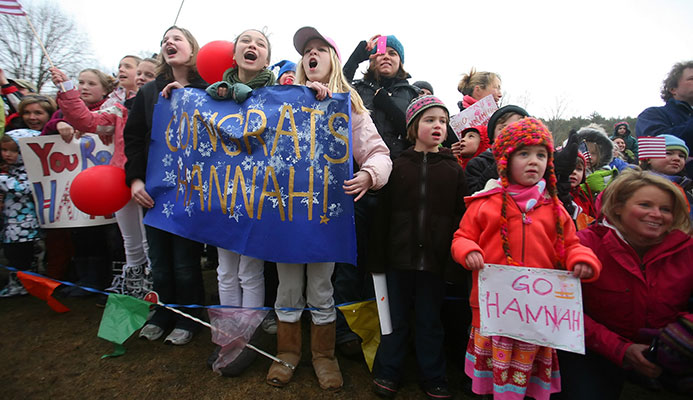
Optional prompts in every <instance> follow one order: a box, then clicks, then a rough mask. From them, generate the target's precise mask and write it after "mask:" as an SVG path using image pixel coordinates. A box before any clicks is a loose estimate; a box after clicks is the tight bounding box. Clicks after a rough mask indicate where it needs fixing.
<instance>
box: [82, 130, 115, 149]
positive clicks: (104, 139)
mask: <svg viewBox="0 0 693 400" xmlns="http://www.w3.org/2000/svg"><path fill="white" fill-rule="evenodd" d="M79 136H82V135H81V133H80V135H79ZM75 137H78V136H77V135H75ZM99 139H101V143H103V144H104V145H106V146H108V145H110V144H111V143H113V135H99Z"/></svg>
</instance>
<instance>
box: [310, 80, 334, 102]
mask: <svg viewBox="0 0 693 400" xmlns="http://www.w3.org/2000/svg"><path fill="white" fill-rule="evenodd" d="M306 86H307V87H309V88H311V89H313V90H315V92H316V93H315V98H316V99H318V100H319V101H323V100H325V98H326V97H327V96H330V97H332V91H331V90H330V89H328V88H327V86H325V85H323V84H322V83H320V82H311V81H308V82H306Z"/></svg>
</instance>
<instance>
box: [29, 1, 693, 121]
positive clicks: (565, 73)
mask: <svg viewBox="0 0 693 400" xmlns="http://www.w3.org/2000/svg"><path fill="white" fill-rule="evenodd" d="M24 1H25V2H28V0H24ZM34 1H37V2H38V1H42V0H34ZM58 4H59V6H60V7H62V9H63V10H64V11H65V12H66V13H67V14H68V15H71V16H74V17H75V18H76V20H77V23H78V24H79V25H80V26H81V28H82V29H83V30H84V31H85V32H86V33H87V34H88V35H89V38H90V39H91V42H92V44H93V47H94V51H95V57H96V58H97V59H98V60H99V63H100V64H101V66H102V68H104V69H110V70H111V71H113V70H115V68H116V67H117V64H118V61H119V60H120V58H121V57H122V56H123V55H125V54H129V53H135V54H139V53H141V52H144V51H158V44H159V41H160V39H161V37H162V35H163V33H164V31H165V30H166V28H168V27H169V26H170V25H172V24H173V22H174V20H175V18H176V14H177V12H178V8H179V6H180V1H179V0H170V1H168V0H167V1H164V0H137V1H134V0H119V1H117V2H101V1H94V0H60V1H59V2H58ZM439 4H440V5H439ZM442 4H445V5H442ZM106 7H108V8H106ZM691 21H693V1H691V0H659V1H650V0H631V1H629V0H598V1H594V0H582V1H571V2H567V1H555V0H554V1H532V0H526V1H517V0H507V1H490V0H478V1H467V0H464V1H462V0H454V1H449V2H448V1H446V2H434V1H402V0H398V1H397V0H396V1H389V0H387V1H385V0H377V1H352V2H348V1H347V2H343V1H339V2H332V1H318V0H314V1H293V2H291V1H275V0H263V1H257V0H255V1H238V0H236V1H225V0H185V3H184V4H183V8H182V11H181V13H180V17H179V18H178V25H179V26H181V27H184V28H187V29H189V30H190V31H191V32H192V33H193V35H195V37H196V38H197V40H198V42H199V43H200V45H204V44H205V43H208V42H210V41H213V40H233V38H234V37H235V36H236V35H238V34H239V33H240V32H242V31H243V30H244V29H248V28H262V27H265V26H266V27H267V31H268V32H269V34H270V36H269V38H270V41H271V44H272V63H274V62H277V61H279V60H281V59H285V58H286V59H290V60H292V61H297V59H298V54H297V53H296V51H295V50H294V48H293V42H292V38H293V34H294V32H296V30H297V29H298V28H300V27H302V26H305V25H310V26H314V27H316V28H317V29H318V30H319V31H320V32H321V33H323V34H324V35H326V36H331V37H332V38H334V39H335V41H336V42H337V44H338V46H339V47H340V50H341V52H342V57H343V59H344V61H346V59H347V58H348V57H349V54H351V52H352V51H353V49H354V48H355V47H356V45H357V44H358V42H359V41H361V40H365V39H368V38H369V37H371V36H373V35H374V34H383V35H390V34H394V35H395V36H397V37H398V38H399V39H400V41H401V42H402V44H403V46H404V51H405V63H404V66H405V69H406V70H407V71H408V72H409V73H410V74H411V75H412V79H411V80H410V83H411V82H414V81H416V80H427V81H429V82H430V83H431V84H432V85H433V88H434V90H435V93H436V95H438V96H439V97H440V98H441V99H442V100H443V101H444V102H445V103H446V104H447V106H448V108H449V109H450V110H451V111H452V112H453V113H454V112H456V110H457V108H456V103H457V101H459V100H460V99H461V94H460V93H458V92H457V83H458V81H459V80H460V78H461V76H462V74H463V73H465V72H467V71H469V69H470V68H472V67H475V68H476V69H477V70H487V71H493V72H497V73H499V74H500V75H501V77H502V89H503V92H504V93H505V94H506V96H507V97H508V98H509V99H510V100H511V102H513V103H517V104H521V105H526V106H527V110H528V111H529V112H530V113H531V114H533V115H537V116H540V117H547V116H549V115H550V114H551V109H552V108H554V107H555V105H556V103H557V101H558V99H564V100H565V101H567V104H568V107H567V111H566V113H565V116H566V117H567V116H573V115H580V116H587V115H589V114H591V113H592V112H594V111H597V112H599V113H600V114H602V115H603V116H605V117H618V116H633V117H635V116H637V115H638V114H639V113H640V111H642V110H643V109H644V108H645V107H648V106H651V105H660V104H662V100H661V99H660V98H659V89H660V87H661V83H662V80H663V78H664V77H665V76H666V74H667V72H668V71H669V69H670V68H671V66H672V65H673V64H674V63H676V62H679V61H684V60H691V59H693V51H692V50H693V23H691ZM366 66H367V63H364V64H362V65H361V67H360V68H359V71H362V70H365V68H366ZM513 100H514V101H513Z"/></svg>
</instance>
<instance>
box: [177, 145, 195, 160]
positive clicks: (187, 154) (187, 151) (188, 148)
mask: <svg viewBox="0 0 693 400" xmlns="http://www.w3.org/2000/svg"><path fill="white" fill-rule="evenodd" d="M179 145H180V143H179ZM191 151H192V146H190V145H188V146H187V147H186V148H185V150H184V151H183V154H185V156H186V157H190V152H191Z"/></svg>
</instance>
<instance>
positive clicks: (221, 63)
mask: <svg viewBox="0 0 693 400" xmlns="http://www.w3.org/2000/svg"><path fill="white" fill-rule="evenodd" d="M235 66H236V60H234V59H233V43H232V42H229V41H226V40H215V41H213V42H209V43H207V44H206V45H204V46H202V47H201V48H200V51H198V52H197V71H198V72H199V73H200V76H201V77H202V79H204V80H205V81H207V83H214V82H219V81H220V80H221V78H222V76H223V75H224V72H225V71H226V70H227V69H229V68H233V67H235Z"/></svg>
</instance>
